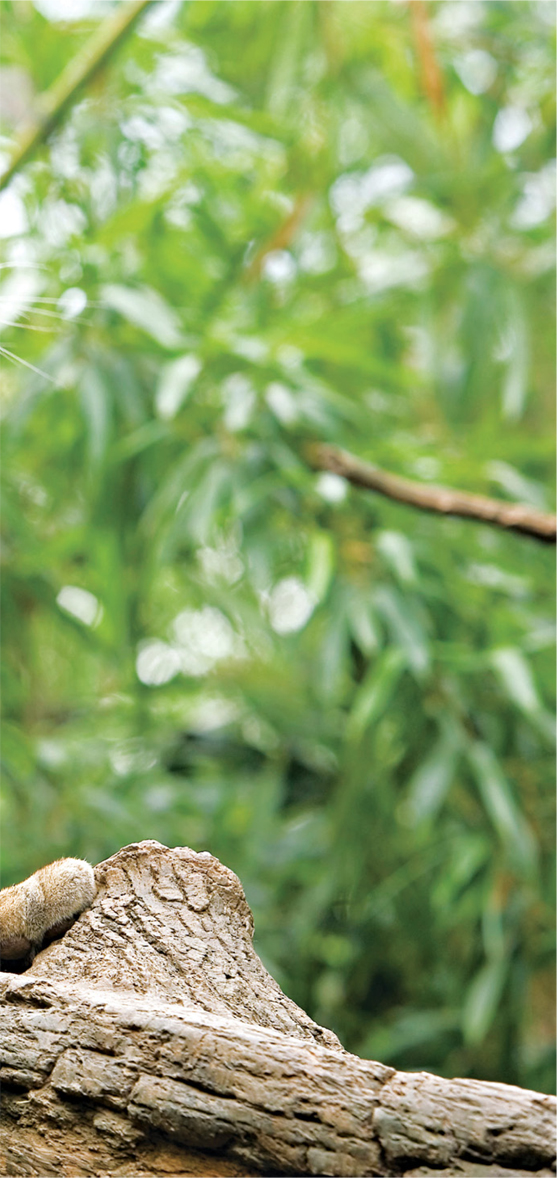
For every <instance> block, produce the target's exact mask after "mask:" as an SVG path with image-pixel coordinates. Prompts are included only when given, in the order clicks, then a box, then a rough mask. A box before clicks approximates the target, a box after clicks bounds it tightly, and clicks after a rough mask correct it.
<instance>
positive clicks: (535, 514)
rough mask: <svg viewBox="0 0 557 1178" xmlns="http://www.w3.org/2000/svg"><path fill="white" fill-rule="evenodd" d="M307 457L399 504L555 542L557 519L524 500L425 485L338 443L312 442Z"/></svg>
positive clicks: (320, 467) (316, 466)
mask: <svg viewBox="0 0 557 1178" xmlns="http://www.w3.org/2000/svg"><path fill="white" fill-rule="evenodd" d="M307 457H308V461H309V463H310V465H311V466H312V467H313V469H314V470H330V471H332V472H333V473H334V474H338V475H342V477H343V478H345V479H347V480H348V482H349V483H353V484H354V486H356V487H365V488H366V490H368V491H377V492H378V494H380V495H385V496H386V497H387V498H388V499H395V500H396V501H397V502H398V503H406V504H408V505H409V506H411V507H419V508H421V509H422V511H433V512H436V513H437V514H439V515H457V516H461V517H462V518H463V519H473V520H477V521H478V523H485V524H492V525H493V526H494V527H498V528H504V529H505V530H506V531H510V532H520V533H521V534H522V535H524V536H532V537H533V538H534V539H536V540H541V541H542V542H544V543H546V544H554V543H555V538H556V534H557V519H556V517H555V516H554V515H551V514H550V513H549V512H546V511H536V510H535V508H532V507H528V506H526V505H525V504H523V503H504V502H502V501H501V500H498V499H489V498H488V497H487V496H485V495H472V494H469V493H468V492H467V491H454V490H453V489H452V488H451V487H440V486H425V485H424V484H423V483H417V482H414V481H413V480H412V479H405V478H401V476H400V475H396V474H390V473H389V472H388V471H386V470H381V469H380V467H378V466H371V465H370V463H368V462H362V461H361V459H359V458H355V457H354V455H353V454H349V453H348V452H347V451H346V450H339V449H337V448H336V446H325V445H319V444H312V445H311V446H310V447H308V450H307Z"/></svg>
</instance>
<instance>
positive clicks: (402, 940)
mask: <svg viewBox="0 0 557 1178" xmlns="http://www.w3.org/2000/svg"><path fill="white" fill-rule="evenodd" d="M2 7H3V12H2V17H3V25H4V36H3V54H4V58H3V64H2V69H3V70H4V71H6V70H8V71H9V69H11V70H12V74H9V73H8V74H7V75H5V76H7V77H12V78H14V77H17V78H18V79H19V82H18V85H19V88H20V94H21V95H24V94H25V85H24V84H23V82H22V79H23V80H25V79H27V85H28V88H29V89H32V90H35V91H40V90H42V89H43V88H44V87H45V86H47V85H49V84H50V83H51V82H52V81H53V80H54V78H55V77H56V75H57V74H58V73H59V71H60V70H61V69H62V68H63V67H64V65H65V64H66V62H67V61H68V60H69V59H70V58H71V57H72V55H73V54H74V53H75V51H76V47H80V46H81V45H82V44H83V43H85V42H86V39H87V35H90V34H91V32H92V31H93V30H94V26H95V24H96V23H97V22H98V19H99V18H101V17H103V16H104V15H105V12H110V10H111V9H110V5H106V6H105V5H102V6H101V5H98V4H97V5H95V4H93V6H92V8H91V15H90V17H87V16H85V17H82V18H81V19H77V15H79V14H77V15H76V19H73V18H72V17H71V16H68V5H66V6H65V13H66V16H67V19H66V21H62V22H59V21H58V22H57V21H56V20H55V15H56V9H57V6H56V4H55V3H54V2H53V0H49V3H48V4H47V3H46V0H40V2H39V0H37V3H36V4H32V3H30V2H29V0H25V2H23V0H19V2H18V3H13V4H11V3H8V2H7V0H5V2H4V4H3V6H2ZM79 7H80V10H81V6H79ZM58 8H59V6H58ZM101 9H102V12H101V11H100V10H101ZM49 14H50V15H49ZM428 14H429V17H428V19H429V31H430V35H431V38H432V43H433V46H434V52H435V54H436V59H437V63H438V68H439V71H440V75H441V81H442V86H443V93H444V100H443V102H442V103H441V104H437V105H436V103H435V101H434V96H433V93H432V90H431V81H429V82H428V78H427V75H426V74H425V73H424V69H423V62H422V61H421V59H420V53H419V45H418V41H417V40H416V36H415V29H414V26H413V23H412V19H411V13H410V12H409V9H408V6H407V5H406V4H396V5H395V4H390V3H389V4H387V3H381V2H376V3H374V4H362V3H359V2H358V0H351V2H350V3H344V2H341V0H306V2H304V3H298V2H295V0H286V2H283V0H277V2H273V3H268V2H267V0H259V2H258V3H257V4H255V3H251V2H249V0H228V2H223V0H196V2H195V3H193V4H187V3H183V4H175V3H172V2H170V3H166V4H157V5H154V7H153V9H152V10H150V12H149V14H148V16H147V18H146V19H144V20H143V22H142V24H141V25H140V26H139V27H138V29H137V30H136V32H134V34H133V35H132V36H131V37H130V39H129V40H128V42H127V43H126V44H125V45H124V46H123V47H122V48H121V49H120V50H119V53H118V56H117V57H116V58H114V60H113V62H112V64H111V65H110V66H109V67H108V69H107V70H106V72H105V73H104V75H103V76H102V78H101V79H97V80H96V81H95V82H94V84H92V86H91V87H90V88H89V89H88V90H87V91H86V92H84V93H83V94H82V96H81V97H80V99H79V101H78V102H77V103H76V104H75V106H74V108H73V110H72V111H71V112H70V113H69V115H68V117H67V118H66V120H65V122H64V123H62V124H61V125H60V127H59V129H58V131H57V133H56V134H55V135H54V136H53V137H52V138H51V140H50V142H49V144H48V145H47V146H45V147H43V148H42V149H41V150H40V151H39V153H38V154H37V156H36V157H35V159H34V161H32V162H30V163H29V164H28V165H26V167H25V169H24V171H23V173H22V174H21V175H19V176H17V177H16V178H15V179H14V181H13V182H12V185H11V187H10V189H9V190H8V191H7V193H6V194H5V195H4V196H3V197H2V202H3V204H2V206H0V219H2V221H3V229H2V234H3V237H4V245H5V251H4V253H5V268H4V269H3V270H2V283H1V289H0V295H1V298H2V301H1V303H0V306H1V307H2V308H4V314H3V316H2V317H3V318H4V319H5V320H6V324H5V326H4V327H3V328H2V345H3V347H4V348H5V349H6V350H7V352H8V353H11V354H13V355H15V356H17V357H19V358H20V359H21V362H22V363H21V364H20V365H19V366H18V365H16V364H13V365H11V364H10V363H9V362H8V361H7V362H6V364H5V366H4V372H3V375H2V404H3V418H4V422H3V441H2V445H3V464H2V471H3V475H2V477H3V490H4V510H3V548H4V572H3V579H2V594H3V676H4V680H3V682H4V692H3V698H4V736H3V742H2V758H3V769H4V792H3V801H2V806H3V811H2V821H3V831H4V840H3V857H4V873H5V883H11V882H12V881H13V880H15V879H19V878H21V877H23V876H24V875H25V874H27V873H28V872H30V871H32V870H34V869H35V868H37V867H38V866H40V865H41V864H43V863H44V862H46V861H48V860H51V859H53V858H55V857H56V856H59V855H62V854H79V855H84V856H86V857H88V858H89V859H91V860H92V861H93V862H96V861H99V860H101V859H102V858H104V857H106V856H108V855H110V854H112V853H113V852H114V851H115V850H117V849H118V848H119V847H120V846H122V845H124V844H126V843H129V842H131V841H133V840H138V839H144V838H156V839H159V840H161V841H162V842H164V843H166V844H170V845H178V844H187V845H190V846H193V847H194V848H196V849H203V848H208V849H209V850H211V851H212V852H213V853H214V854H216V855H218V856H219V857H220V858H222V859H223V860H224V861H225V862H226V863H227V864H228V865H229V866H231V867H232V868H233V869H234V870H236V871H237V872H238V874H239V875H240V877H241V879H242V881H243V883H244V886H245V889H246V893H247V896H248V899H249V901H250V903H251V905H252V907H253V909H254V913H255V919H256V928H257V947H258V949H259V951H260V953H261V954H262V956H263V958H264V960H265V961H266V963H267V965H268V966H269V968H270V970H271V972H272V973H274V975H275V976H276V977H277V978H278V980H279V981H280V983H281V985H283V987H284V988H285V989H286V990H287V992H288V993H289V994H291V996H292V997H293V998H295V999H296V1000H297V1001H298V1002H300V1004H301V1005H302V1006H304V1007H305V1008H306V1009H307V1010H308V1011H310V1012H311V1014H312V1015H313V1016H314V1017H315V1018H317V1019H318V1020H320V1021H322V1022H324V1023H325V1024H327V1025H329V1026H332V1027H334V1029H335V1030H336V1031H337V1032H338V1033H339V1035H340V1036H341V1038H342V1040H343V1042H344V1043H345V1044H346V1046H347V1047H349V1048H350V1049H351V1050H354V1051H357V1052H359V1053H362V1054H364V1055H369V1056H371V1057H375V1058H380V1059H382V1060H384V1061H385V1062H387V1063H391V1064H394V1065H396V1066H397V1067H401V1068H422V1067H425V1068H429V1069H430V1070H433V1071H437V1072H440V1073H443V1074H447V1075H455V1074H456V1075H474V1076H477V1077H486V1078H492V1079H500V1080H506V1081H510V1082H514V1083H519V1084H523V1085H527V1086H530V1087H534V1088H541V1089H543V1090H551V1088H552V1085H553V1083H554V1080H553V1078H552V1074H553V1073H552V1046H551V1044H552V1029H551V1027H552V1013H553V983H552V964H553V950H552V935H551V930H552V917H551V911H550V909H551V903H550V899H551V896H552V887H551V880H552V863H553V854H554V835H553V829H554V827H553V792H552V785H551V783H552V769H553V760H552V751H551V750H552V720H551V712H552V690H553V661H552V654H551V650H552V641H553V627H552V592H553V554H552V553H551V552H550V551H549V550H548V549H546V548H545V547H544V546H543V545H541V544H537V543H536V542H534V541H530V540H528V539H524V538H520V537H519V536H507V535H504V534H503V533H501V532H499V531H497V530H495V529H490V528H488V527H485V526H480V525H476V524H474V523H470V522H464V521H458V520H449V519H442V518H440V517H435V516H431V515H426V514H424V513H421V512H419V511H416V510H413V509H411V508H407V507H403V506H400V505H397V504H395V503H392V502H389V501H388V500H386V499H381V498H379V497H378V496H375V495H372V494H369V493H366V492H363V491H360V490H356V489H350V488H348V487H347V485H346V484H345V483H344V482H343V481H342V480H339V479H338V478H336V477H335V476H331V475H323V474H322V475H316V474H315V473H313V472H312V471H311V470H310V469H309V467H308V465H307V462H306V459H305V457H304V454H305V446H306V444H307V443H308V442H309V441H315V440H325V441H331V442H335V443H338V444H340V445H343V446H344V447H346V448H347V449H349V450H351V451H352V452H355V453H357V454H359V455H360V456H361V457H363V458H367V459H369V460H371V461H374V462H377V463H378V464H379V465H382V466H384V467H386V468H387V469H390V470H392V471H394V472H397V473H400V474H406V475H410V476H411V477H414V478H419V479H422V480H424V481H428V480H432V481H434V482H435V481H437V482H445V483H448V484H450V485H452V486H455V487H460V488H462V489H467V490H471V491H475V492H483V493H488V494H495V495H499V496H501V497H502V498H509V499H519V500H522V501H524V502H528V503H530V504H532V505H533V506H536V507H542V508H543V507H546V508H548V507H549V506H550V486H549V484H550V471H551V466H550V462H551V456H552V448H553V443H552V432H553V431H552V429H551V426H550V423H551V415H552V394H553V381H554V375H553V374H554V362H553V356H554V341H553V334H552V324H553V314H552V312H551V305H552V297H553V277H552V265H553V246H552V240H551V218H550V213H551V209H552V192H551V182H552V178H553V171H552V168H551V165H550V163H549V162H548V159H549V158H550V156H551V153H552V152H553V150H554V122H553V47H552V36H553V30H552V28H551V25H550V21H551V19H552V16H553V11H552V6H551V5H549V4H544V3H540V4H538V3H533V2H532V3H526V2H522V0H514V2H513V3H505V2H499V3H489V2H487V0H486V2H484V3H475V2H471V0H464V2H463V3H459V4H458V5H457V4H451V5H448V4H443V3H432V4H430V5H429V8H428ZM14 67H17V70H18V71H19V73H18V74H17V75H15V74H14V73H13V69H14ZM11 110H12V107H11V106H10V104H8V105H7V108H6V114H5V117H6V119H7V120H8V123H9V119H10V117H12V116H11V114H10V112H11ZM16 117H18V116H17V112H16V114H14V115H13V118H14V120H15V119H16ZM3 133H4V139H3V141H2V142H3V148H4V149H6V148H7V147H9V143H10V137H11V136H13V135H14V125H13V124H12V125H6V126H4V128H3ZM23 365H26V366H25V367H24V366H23Z"/></svg>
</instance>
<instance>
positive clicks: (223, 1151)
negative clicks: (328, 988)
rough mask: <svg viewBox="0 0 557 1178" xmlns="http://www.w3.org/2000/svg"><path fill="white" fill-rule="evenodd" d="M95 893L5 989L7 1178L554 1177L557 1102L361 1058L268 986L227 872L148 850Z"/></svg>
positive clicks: (120, 864)
mask: <svg viewBox="0 0 557 1178" xmlns="http://www.w3.org/2000/svg"><path fill="white" fill-rule="evenodd" d="M96 879H97V885H98V894H97V897H96V899H95V901H94V904H93V906H92V908H90V909H89V910H88V911H87V912H85V913H83V914H82V916H81V917H80V918H79V920H78V921H77V922H76V924H74V925H73V927H72V928H71V929H70V930H69V931H68V932H67V933H66V934H65V935H64V937H63V938H62V939H61V940H59V941H57V942H55V943H53V944H52V945H50V946H49V947H48V948H46V949H45V950H43V951H42V952H41V953H39V955H38V956H37V957H36V959H35V961H34V963H33V965H32V966H31V968H30V969H28V970H27V971H26V972H25V973H23V974H20V975H17V974H11V973H3V974H2V975H0V991H1V1012H2V1020H1V1033H0V1043H1V1050H2V1061H1V1062H2V1077H3V1105H4V1109H3V1112H4V1115H3V1122H2V1142H3V1152H2V1163H1V1173H2V1174H7V1175H36V1176H40V1178H42V1176H43V1175H50V1174H53V1175H62V1176H64V1178H66V1176H67V1178H74V1176H77V1175H99V1176H100V1175H103V1176H104V1175H107V1174H113V1175H122V1176H124V1175H129V1176H130V1178H132V1176H133V1178H140V1176H141V1175H155V1174H156V1175H167V1174H172V1175H175V1176H180V1175H183V1176H186V1175H206V1176H209V1175H255V1174H265V1175H278V1174H294V1175H306V1174H314V1175H315V1174H317V1175H320V1174H323V1175H329V1174H330V1175H395V1174H401V1173H404V1174H406V1175H407V1178H410V1175H415V1176H416V1175H426V1174H436V1175H440V1174H455V1175H456V1174H468V1175H480V1174H481V1175H496V1174H497V1175H503V1174H506V1175H510V1174H513V1175H517V1174H529V1175H531V1174H532V1173H535V1174H538V1175H541V1174H544V1175H550V1174H552V1172H553V1171H552V1168H551V1167H552V1166H553V1165H554V1162H555V1148H554V1132H553V1129H554V1116H555V1100H554V1099H553V1098H552V1097H549V1096H543V1095H540V1094H538V1093H536V1092H527V1091H524V1090H522V1089H520V1088H513V1087H510V1086H508V1085H505V1084H491V1083H480V1082H478V1081H475V1080H443V1079H439V1078H438V1077H436V1076H432V1075H428V1074H427V1073H419V1074H404V1073H401V1072H395V1071H394V1070H393V1068H389V1067H385V1066H384V1065H383V1064H380V1063H374V1062H372V1061H370V1060H361V1059H358V1058H356V1057H355V1056H353V1055H349V1054H348V1052H346V1051H344V1049H343V1048H342V1047H341V1045H340V1043H339V1042H338V1040H337V1038H336V1036H335V1035H334V1034H333V1033H332V1032H331V1031H327V1030H324V1029H323V1028H322V1027H319V1026H317V1025H316V1024H315V1023H314V1022H313V1021H312V1020H311V1019H310V1018H309V1017H308V1015H306V1014H305V1013H304V1011H302V1010H300V1008H299V1007H297V1006H296V1005H295V1003H294V1002H291V1001H290V999H288V998H287V997H286V996H285V995H284V994H283V993H282V991H281V990H280V988H279V986H278V985H277V983H276V982H275V981H273V979H272V978H271V977H270V976H269V974H268V973H267V972H266V970H265V969H264V967H263V965H262V963H261V961H260V960H259V958H258V957H257V955H256V953H255V951H254V949H253V945H252V932H253V922H252V917H251V912H250V910H249V908H248V905H247V903H246V900H245V897H244V893H243V891H242V887H241V884H240V882H239V880H238V879H237V877H236V876H235V875H234V874H233V873H232V872H231V871H229V870H228V869H227V868H226V867H224V866H223V865H222V864H221V863H219V861H218V860H217V859H214V858H213V857H212V856H211V855H209V854H207V853H203V854H196V853H195V852H194V851H190V850H189V849H188V848H186V847H177V848H174V849H173V850H169V849H168V848H166V847H163V846H161V845H160V843H156V842H151V841H148V842H143V843H137V844H134V845H132V846H129V847H125V848H124V849H123V850H121V851H119V852H118V854H116V855H114V856H112V858H111V859H108V860H107V861H106V862H105V863H101V864H99V866H98V867H97V868H96ZM8 964H9V963H8Z"/></svg>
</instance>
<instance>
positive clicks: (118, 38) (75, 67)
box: [0, 0, 153, 191]
mask: <svg viewBox="0 0 557 1178" xmlns="http://www.w3.org/2000/svg"><path fill="white" fill-rule="evenodd" d="M152 2H153V0H130V2H129V3H128V2H127V3H125V4H120V5H119V6H118V7H117V8H116V12H115V15H114V16H112V17H110V18H109V19H108V20H106V21H103V23H102V25H101V26H100V28H98V29H97V31H96V33H95V34H94V35H93V37H91V39H90V41H88V42H87V44H86V45H85V46H84V47H83V49H82V50H81V52H80V53H78V54H77V57H75V58H74V59H73V60H72V61H69V62H68V64H67V66H66V68H65V69H64V70H63V71H62V74H61V75H60V77H59V78H58V79H57V80H56V82H54V84H53V85H52V86H51V87H50V89H49V90H46V91H45V93H44V94H43V95H41V97H40V98H39V100H38V104H37V105H38V112H39V113H38V115H37V118H36V120H35V122H34V123H31V125H30V126H29V127H27V128H26V130H24V131H23V133H22V135H21V136H20V139H19V141H18V143H17V144H16V147H15V150H14V152H13V155H12V158H11V160H10V163H9V164H8V167H7V168H6V171H5V172H3V173H2V175H1V176H0V191H2V189H3V188H5V187H6V185H7V184H9V182H10V180H11V179H12V178H13V176H15V174H16V172H19V171H20V169H21V168H22V167H23V165H24V164H25V163H27V160H28V159H29V158H30V156H31V155H32V154H33V152H34V151H35V149H36V148H37V147H39V146H40V144H41V143H44V142H45V140H46V139H48V136H49V135H50V134H51V132H52V131H53V130H54V128H55V127H56V126H57V125H58V123H59V122H60V120H61V119H62V117H63V115H64V114H65V112H66V110H67V109H68V107H70V106H71V104H72V103H73V102H74V100H75V98H76V96H77V94H78V92H79V90H81V89H82V87H83V86H86V85H87V83H88V82H90V81H91V78H93V77H94V75H95V74H96V73H97V72H98V71H99V70H100V69H101V67H102V66H104V65H105V64H106V62H107V61H108V58H109V57H110V56H111V54H112V53H113V52H114V50H115V49H116V48H117V46H118V45H120V43H121V42H122V41H123V40H124V38H125V37H126V36H127V35H128V33H129V32H130V30H131V28H132V26H133V25H134V24H135V22H136V20H138V18H139V17H140V16H141V14H142V12H144V11H145V9H146V8H148V6H149V4H151V3H152Z"/></svg>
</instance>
